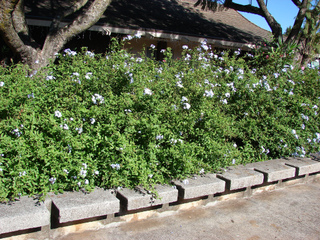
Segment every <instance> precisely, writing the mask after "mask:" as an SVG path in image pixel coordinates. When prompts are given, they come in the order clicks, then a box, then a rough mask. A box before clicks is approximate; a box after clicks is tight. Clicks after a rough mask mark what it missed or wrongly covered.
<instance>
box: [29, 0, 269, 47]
mask: <svg viewBox="0 0 320 240" xmlns="http://www.w3.org/2000/svg"><path fill="white" fill-rule="evenodd" d="M68 2H69V4H70V2H71V0H67V1H62V0H26V9H27V10H26V12H27V15H28V17H29V18H34V17H36V18H39V17H40V18H43V19H46V18H50V17H51V18H52V17H53V14H54V12H55V11H60V10H61V9H60V10H59V8H61V7H62V8H67V7H68ZM195 2H196V0H152V1H146V0H114V1H112V3H111V5H110V6H109V7H108V8H107V10H106V12H105V13H104V15H103V16H102V18H101V19H100V20H99V22H98V23H96V25H98V26H99V25H100V26H102V25H103V26H106V27H111V28H112V27H113V28H123V29H135V30H154V31H161V32H164V33H174V34H182V35H187V36H195V37H205V38H209V39H210V38H211V39H219V40H225V41H231V42H239V43H256V42H259V41H263V40H266V39H267V40H270V39H271V37H272V34H271V32H269V31H267V30H264V29H262V28H260V27H258V26H257V25H255V24H253V23H252V22H250V21H249V20H247V19H246V18H244V17H243V16H242V15H241V14H240V13H238V12H237V11H235V10H233V9H228V10H222V11H217V12H212V11H209V10H208V11H206V10H202V9H201V7H197V8H195V7H194V3H195ZM52 3H53V4H52ZM62 5H63V6H62ZM69 6H70V5H69Z"/></svg>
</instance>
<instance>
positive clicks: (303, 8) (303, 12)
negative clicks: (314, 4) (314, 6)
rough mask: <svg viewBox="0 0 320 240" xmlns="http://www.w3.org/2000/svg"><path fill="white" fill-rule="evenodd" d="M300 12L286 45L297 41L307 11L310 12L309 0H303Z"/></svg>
mask: <svg viewBox="0 0 320 240" xmlns="http://www.w3.org/2000/svg"><path fill="white" fill-rule="evenodd" d="M299 8H300V10H299V12H298V15H297V17H296V20H295V21H294V24H293V27H292V29H291V31H290V33H289V35H288V37H287V39H286V44H287V43H289V42H294V41H297V38H298V34H299V32H300V30H301V26H302V24H303V21H304V19H305V16H306V13H307V10H308V0H303V1H302V3H301V5H300V6H299Z"/></svg>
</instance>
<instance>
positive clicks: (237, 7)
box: [224, 0, 264, 17]
mask: <svg viewBox="0 0 320 240" xmlns="http://www.w3.org/2000/svg"><path fill="white" fill-rule="evenodd" d="M224 6H225V7H227V8H232V9H234V10H237V11H240V12H247V13H253V14H257V15H260V16H262V17H264V13H263V11H262V10H261V9H260V8H258V7H255V6H252V5H242V4H237V3H234V2H233V1H232V0H226V1H225V3H224Z"/></svg>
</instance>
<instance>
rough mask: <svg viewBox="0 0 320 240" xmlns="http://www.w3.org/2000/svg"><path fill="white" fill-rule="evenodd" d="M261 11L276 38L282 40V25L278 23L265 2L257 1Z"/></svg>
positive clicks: (262, 0)
mask: <svg viewBox="0 0 320 240" xmlns="http://www.w3.org/2000/svg"><path fill="white" fill-rule="evenodd" d="M257 2H258V4H259V7H260V9H261V11H262V12H263V17H264V18H265V19H266V20H267V23H268V25H269V27H270V28H271V30H272V34H273V36H274V38H276V39H278V38H279V37H280V38H281V39H282V28H281V25H280V24H279V23H278V22H277V21H276V19H275V18H274V17H273V16H272V15H271V14H270V12H269V11H268V8H267V6H266V4H265V3H264V0H257Z"/></svg>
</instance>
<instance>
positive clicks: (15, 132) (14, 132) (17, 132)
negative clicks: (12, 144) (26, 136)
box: [12, 128, 22, 137]
mask: <svg viewBox="0 0 320 240" xmlns="http://www.w3.org/2000/svg"><path fill="white" fill-rule="evenodd" d="M12 133H13V134H14V135H16V137H20V136H21V134H22V133H21V132H20V131H19V129H18V128H16V129H13V130H12Z"/></svg>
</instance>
